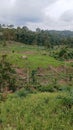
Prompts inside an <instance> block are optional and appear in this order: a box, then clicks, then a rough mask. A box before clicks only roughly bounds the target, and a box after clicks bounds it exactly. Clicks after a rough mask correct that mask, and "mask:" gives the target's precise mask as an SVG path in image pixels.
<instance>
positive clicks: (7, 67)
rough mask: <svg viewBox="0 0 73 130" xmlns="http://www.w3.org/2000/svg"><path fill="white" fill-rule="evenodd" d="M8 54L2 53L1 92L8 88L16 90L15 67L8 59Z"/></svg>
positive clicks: (0, 66)
mask: <svg viewBox="0 0 73 130" xmlns="http://www.w3.org/2000/svg"><path fill="white" fill-rule="evenodd" d="M6 57H7V55H6V54H5V55H2V59H1V61H0V92H3V91H4V90H5V89H6V88H8V89H9V90H13V91H15V89H16V88H15V82H16V81H15V76H14V73H15V71H14V69H13V68H12V66H11V64H10V63H9V62H8V61H7V60H6Z"/></svg>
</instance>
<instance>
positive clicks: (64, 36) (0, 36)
mask: <svg viewBox="0 0 73 130" xmlns="http://www.w3.org/2000/svg"><path fill="white" fill-rule="evenodd" d="M0 40H13V41H17V42H22V43H25V44H29V45H39V46H46V47H48V48H53V46H54V45H68V46H70V47H73V32H72V31H67V30H66V31H55V30H41V29H40V28H37V29H36V31H32V30H29V28H28V27H27V26H23V27H17V28H15V27H14V26H13V25H7V26H6V25H5V24H3V25H1V24H0Z"/></svg>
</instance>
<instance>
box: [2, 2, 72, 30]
mask: <svg viewBox="0 0 73 130" xmlns="http://www.w3.org/2000/svg"><path fill="white" fill-rule="evenodd" d="M0 24H14V25H15V26H28V27H29V28H30V29H31V30H35V29H36V28H41V29H48V30H72V31H73V1H72V0H38V1H37V0H27V1H26V0H0Z"/></svg>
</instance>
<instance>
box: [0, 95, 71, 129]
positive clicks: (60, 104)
mask: <svg viewBox="0 0 73 130" xmlns="http://www.w3.org/2000/svg"><path fill="white" fill-rule="evenodd" d="M68 96H69V94H67V93H37V94H30V95H28V96H27V97H26V98H19V97H16V98H15V96H14V95H12V96H9V98H8V99H7V101H6V102H4V103H3V102H2V103H0V106H1V107H0V113H1V114H0V127H1V130H10V128H11V130H73V124H72V121H73V118H72V116H73V105H72V107H71V108H67V107H66V105H64V103H65V104H66V103H67V102H65V101H64V100H65V99H66V97H68ZM63 97H64V98H63Z"/></svg>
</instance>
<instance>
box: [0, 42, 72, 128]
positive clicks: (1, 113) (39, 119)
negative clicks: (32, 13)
mask: <svg viewBox="0 0 73 130" xmlns="http://www.w3.org/2000/svg"><path fill="white" fill-rule="evenodd" d="M62 48H65V49H66V46H64V45H62V46H60V47H59V48H58V47H57V46H56V47H54V48H53V49H50V48H49V49H47V48H45V47H44V46H42V47H41V46H37V45H26V44H22V43H18V42H14V41H9V42H8V41H6V42H5V44H4V42H1V43H0V81H1V82H0V129H1V130H59V129H60V130H72V129H73V59H72V58H71V59H70V57H68V59H65V58H64V57H58V56H59V53H61V51H62ZM72 51H73V50H72V48H69V47H68V51H67V52H68V54H69V53H71V52H72ZM67 52H66V51H65V54H67ZM56 53H57V57H55V56H56Z"/></svg>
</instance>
